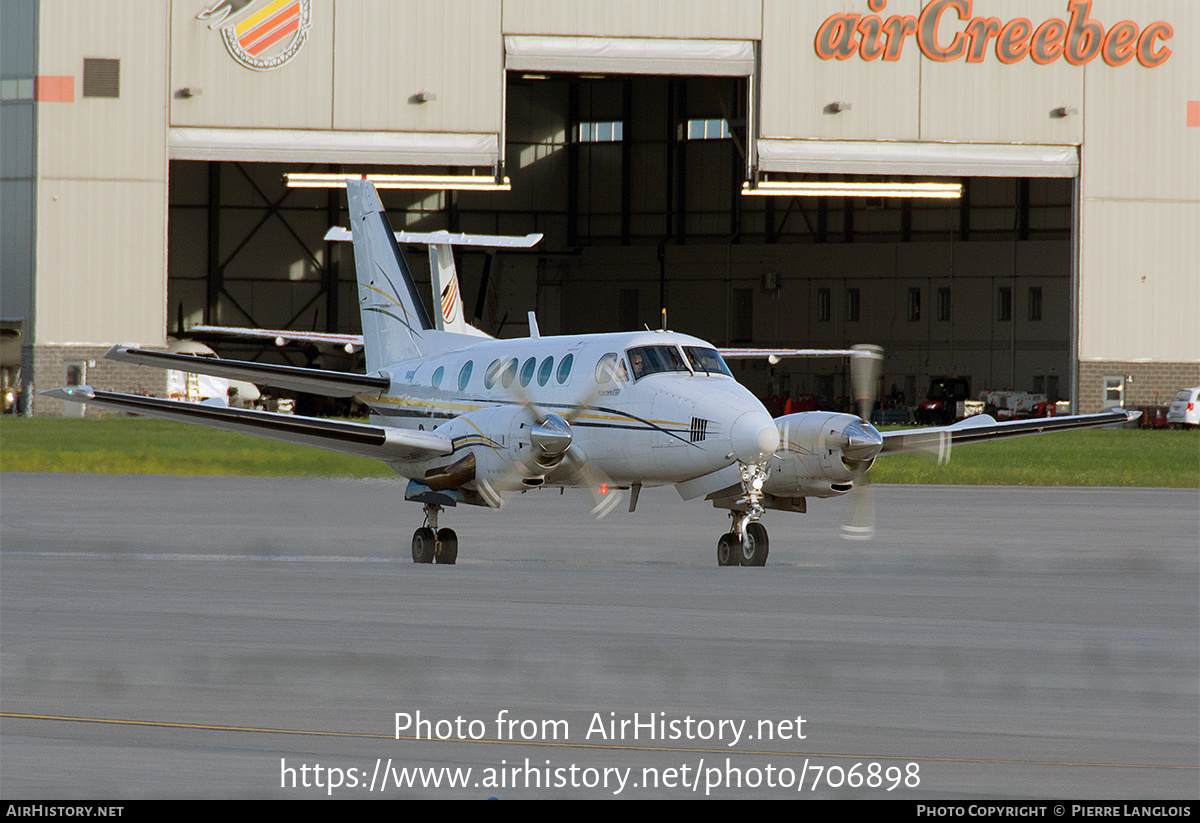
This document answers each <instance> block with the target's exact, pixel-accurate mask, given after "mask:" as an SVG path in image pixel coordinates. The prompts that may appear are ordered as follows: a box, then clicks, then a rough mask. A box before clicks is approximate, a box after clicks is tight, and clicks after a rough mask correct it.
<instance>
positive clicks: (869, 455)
mask: <svg viewBox="0 0 1200 823" xmlns="http://www.w3.org/2000/svg"><path fill="white" fill-rule="evenodd" d="M775 425H776V426H777V427H778V428H779V440H780V443H779V450H778V451H776V452H775V456H774V457H773V458H772V459H771V461H770V463H769V475H768V477H767V482H766V484H765V485H764V486H763V491H765V492H767V493H768V494H771V495H773V496H775V497H781V498H794V497H837V496H838V495H842V494H845V493H846V492H848V491H850V490H851V489H852V488H854V483H855V482H856V481H857V480H858V478H860V477H861V476H862V474H863V472H865V471H866V470H867V469H869V468H870V467H871V464H872V463H873V462H874V461H875V455H877V454H879V450H880V449H881V448H883V438H882V437H881V436H880V434H879V432H877V431H876V430H875V427H874V426H872V425H871V424H870V423H866V422H864V421H863V420H862V419H861V418H859V417H856V416H854V415H852V414H838V413H836V412H799V413H797V414H789V415H785V416H784V417H779V418H776V420H775Z"/></svg>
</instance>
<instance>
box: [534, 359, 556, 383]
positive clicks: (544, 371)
mask: <svg viewBox="0 0 1200 823" xmlns="http://www.w3.org/2000/svg"><path fill="white" fill-rule="evenodd" d="M553 371H554V358H553V357H547V358H546V359H545V360H543V361H542V365H541V366H539V367H538V385H539V386H544V385H546V383H547V381H549V380H550V375H551V373H553Z"/></svg>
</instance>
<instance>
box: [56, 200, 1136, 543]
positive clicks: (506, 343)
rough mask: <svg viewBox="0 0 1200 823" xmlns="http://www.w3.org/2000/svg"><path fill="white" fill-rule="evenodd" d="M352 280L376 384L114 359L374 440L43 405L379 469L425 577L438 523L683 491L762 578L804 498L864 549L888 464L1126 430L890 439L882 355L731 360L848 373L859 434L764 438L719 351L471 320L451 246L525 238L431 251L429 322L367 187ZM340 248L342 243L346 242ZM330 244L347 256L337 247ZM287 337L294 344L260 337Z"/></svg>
mask: <svg viewBox="0 0 1200 823" xmlns="http://www.w3.org/2000/svg"><path fill="white" fill-rule="evenodd" d="M346 190H347V199H348V202H349V212H350V215H351V219H352V226H351V229H350V235H351V238H352V241H353V246H354V259H355V267H356V269H357V277H358V297H359V308H360V311H361V315H362V327H363V335H362V338H361V340H359V339H358V338H354V337H352V336H330V340H331V341H332V342H336V343H338V344H341V345H346V346H349V347H350V348H353V347H354V345H355V344H356V343H357V344H361V345H362V346H363V347H364V349H365V352H364V353H365V356H366V373H365V374H353V373H345V372H334V371H327V370H321V369H308V368H297V367H291V366H279V365H270V364H262V363H249V362H239V361H230V360H214V359H211V358H194V357H191V356H188V355H178V354H169V353H165V352H158V351H150V350H144V349H138V348H130V347H123V346H115V347H113V348H112V350H110V351H109V352H108V355H107V356H108V357H109V358H111V359H115V360H123V361H127V362H132V363H137V364H141V365H146V366H155V367H159V368H173V369H183V370H186V371H191V372H194V373H200V374H210V375H216V376H219V377H228V378H234V379H240V380H249V381H252V382H255V383H260V384H267V385H271V386H275V387H278V388H282V389H287V390H294V391H302V392H312V393H316V394H323V395H327V396H333V397H357V398H358V399H359V400H361V401H362V402H363V403H365V404H366V405H367V406H369V407H370V409H371V411H372V417H371V422H370V423H369V424H367V423H354V422H347V421H341V420H326V419H320V418H311V417H300V416H293V415H285V414H275V413H271V412H264V411H253V410H245V409H234V408H229V407H228V406H226V405H222V404H220V403H214V402H213V401H208V402H207V403H204V404H196V403H187V402H178V401H171V400H163V399H159V398H152V397H139V396H135V395H129V394H118V393H114V392H109V391H103V390H100V389H94V388H91V387H88V386H82V387H70V388H59V389H53V390H51V391H48V392H46V394H48V395H51V396H54V397H57V398H60V399H62V400H69V401H74V402H77V403H88V404H96V405H100V406H106V407H112V408H117V409H122V410H124V411H127V412H132V413H135V414H142V415H149V416H153V417H163V418H167V419H170V420H180V421H184V422H187V423H196V424H199V425H202V426H209V427H211V428H216V429H222V430H225V431H232V432H240V433H245V434H253V435H257V436H260V437H267V438H271V439H274V440H281V441H284V442H287V443H298V444H302V445H307V446H315V447H318V448H323V449H329V450H332V451H337V452H342V453H345V454H352V455H360V456H364V457H371V458H375V459H377V460H382V461H384V462H385V463H387V464H388V465H389V466H390V467H391V468H392V469H394V470H395V471H396V472H397V473H398V474H399V475H401V476H402V477H405V478H408V479H409V481H408V486H407V489H406V491H405V495H404V496H405V499H406V500H413V501H416V502H418V503H420V504H421V505H422V506H423V507H424V514H425V521H424V524H423V525H422V526H421V528H419V529H417V530H416V531H415V532H414V533H413V538H412V556H413V560H414V561H415V562H418V563H430V562H438V563H454V562H455V560H456V558H457V556H458V536H457V535H456V534H455V532H454V531H453V530H452V529H450V528H445V527H441V526H440V524H439V515H441V514H442V512H443V511H444V510H445V509H446V508H448V507H454V506H456V505H458V504H459V503H464V504H471V505H479V506H490V507H493V508H499V507H500V505H501V502H502V500H503V499H504V496H505V495H506V494H510V493H512V492H518V491H526V490H529V489H536V488H541V487H550V488H556V487H557V488H562V487H571V488H585V489H587V490H588V491H589V492H591V494H592V495H593V499H594V501H595V504H596V505H595V508H594V509H593V513H594V514H595V515H597V516H602V515H604V514H607V513H608V512H609V511H611V510H612V509H613V508H615V507H616V505H617V504H618V502H619V501H620V500H621V499H622V494H623V492H624V491H629V492H630V504H629V511H633V510H634V509H635V507H636V506H637V500H638V494H639V493H640V491H641V489H642V488H643V487H644V486H665V485H673V486H675V488H676V489H677V490H678V492H679V494H680V496H681V497H682V498H683V499H684V500H691V499H694V498H698V497H704V498H706V499H708V500H711V501H712V503H713V505H714V506H716V507H717V508H722V509H726V510H728V512H729V516H730V519H731V524H732V525H731V527H730V529H729V531H728V532H727V533H725V534H723V535H721V537H720V539H719V540H718V543H717V562H718V563H719V564H720V565H722V566H736V565H743V566H761V565H763V564H764V563H765V562H766V559H767V552H768V538H767V530H766V528H765V527H764V526H763V525H762V523H761V522H760V520H761V518H762V516H763V515H764V513H765V511H766V510H767V509H775V510H782V511H788V512H804V511H805V510H806V500H807V498H810V497H838V496H842V495H846V494H848V493H850V492H852V491H854V492H855V495H854V496H853V497H852V504H851V505H850V506H849V512H850V518H849V522H848V523H847V526H846V527H845V529H844V531H843V533H844V535H845V536H848V537H867V536H869V535H870V534H871V532H872V529H873V520H874V515H873V512H872V510H871V505H870V497H869V494H867V491H868V490H867V483H866V481H867V472H868V470H869V469H870V468H871V465H872V463H873V462H874V461H875V459H876V458H877V457H878V456H879V455H881V454H890V453H898V452H906V451H915V450H929V449H936V450H937V451H938V452H939V454H940V455H941V456H943V457H944V456H947V455H948V453H949V450H950V448H951V446H952V445H956V444H959V443H971V442H979V441H984V440H995V439H1001V438H1007V437H1014V436H1019V435H1026V434H1038V433H1042V432H1051V431H1062V430H1068V429H1076V428H1084V427H1092V426H1106V425H1118V424H1124V423H1126V421H1127V420H1129V419H1131V418H1132V417H1134V416H1136V415H1130V414H1127V413H1125V412H1123V411H1120V410H1114V411H1110V412H1106V413H1103V414H1090V415H1076V416H1067V417H1057V418H1046V419H1037V420H1021V421H1013V422H1006V423H997V422H996V421H995V420H993V419H991V418H990V417H983V416H981V417H974V418H969V419H968V420H965V421H962V422H961V423H958V424H955V425H952V426H944V427H938V428H921V429H911V430H907V431H897V432H886V433H883V434H881V433H880V432H878V431H877V430H876V429H875V428H874V427H873V426H872V425H871V424H870V423H869V422H867V421H868V413H869V412H868V410H869V409H870V408H871V405H872V404H873V402H874V394H875V391H876V387H877V385H878V382H879V372H880V365H881V362H882V357H883V355H882V352H881V350H880V349H878V348H877V347H871V346H860V347H854V348H853V349H847V350H803V349H791V350H776V349H772V350H726V351H725V352H724V354H725V355H726V356H743V357H744V356H757V357H763V356H769V357H772V358H777V357H781V356H783V357H786V356H813V355H825V356H831V355H833V356H841V357H849V358H850V365H851V379H852V382H853V384H854V393H855V397H856V399H857V400H858V402H859V404H860V405H859V410H860V415H853V414H839V413H834V412H825V411H812V412H800V413H796V414H789V415H785V416H783V417H780V418H777V419H774V420H773V419H771V416H770V415H769V414H768V413H767V410H766V409H765V408H764V407H763V404H762V403H761V402H760V401H759V400H758V399H757V398H756V397H755V396H754V395H752V394H751V393H750V392H749V391H748V390H747V389H746V388H744V387H743V386H742V385H740V384H739V383H738V382H737V381H736V380H735V379H734V378H733V375H732V373H731V372H730V370H729V368H728V366H727V365H726V363H725V359H724V358H723V357H722V353H723V352H722V351H720V350H718V349H717V347H715V346H713V345H712V344H710V343H706V342H705V341H703V340H700V339H697V338H695V337H690V336H688V335H684V334H677V333H674V332H670V331H666V330H656V331H651V330H645V331H631V332H618V333H612V334H578V335H555V336H549V335H547V336H542V335H541V334H540V333H539V331H538V326H537V321H536V318H535V317H534V315H533V313H532V312H530V315H529V336H528V337H526V338H521V339H494V338H491V337H489V336H488V335H486V334H484V333H483V332H480V331H478V330H477V329H474V328H471V327H470V326H468V325H467V324H466V322H465V321H464V320H463V314H462V304H461V299H460V298H459V297H458V296H457V289H458V283H457V276H456V275H455V273H454V268H453V258H452V256H451V245H452V244H453V243H454V242H466V243H470V242H479V243H492V244H496V243H501V244H503V243H505V242H508V243H510V244H513V245H531V244H532V243H533V242H536V239H535V236H530V237H529V238H509V239H507V240H506V239H504V238H485V239H482V240H478V241H472V240H470V239H464V238H463V237H462V236H454V235H446V234H444V233H434V234H431V235H425V236H416V235H414V236H410V237H406V238H405V239H409V240H410V241H411V242H425V243H428V244H430V246H431V253H430V268H431V273H432V277H433V289H434V305H435V307H436V312H435V317H436V319H431V318H430V315H429V313H428V312H427V311H426V309H425V306H424V304H423V303H422V301H421V299H420V296H419V295H418V293H417V289H416V287H415V285H414V282H413V278H412V275H411V272H410V271H409V268H408V264H407V263H406V262H405V259H404V255H403V254H402V253H401V251H400V247H399V246H398V245H397V242H396V236H395V235H394V234H393V232H392V228H391V226H390V225H389V223H388V220H387V216H386V215H385V214H384V210H383V207H382V205H381V204H380V202H379V198H378V196H377V194H376V192H375V188H374V186H373V185H372V184H371V183H370V182H369V181H367V180H358V179H348V180H347V181H346ZM334 233H335V234H337V233H338V230H334ZM334 239H337V238H336V237H335V238H334ZM261 333H262V334H268V335H271V336H280V337H290V336H292V334H293V333H291V332H285V331H280V332H261Z"/></svg>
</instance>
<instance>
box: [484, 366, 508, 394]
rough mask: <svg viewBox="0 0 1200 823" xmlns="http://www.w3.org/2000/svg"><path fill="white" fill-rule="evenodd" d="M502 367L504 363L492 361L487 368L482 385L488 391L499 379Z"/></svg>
mask: <svg viewBox="0 0 1200 823" xmlns="http://www.w3.org/2000/svg"><path fill="white" fill-rule="evenodd" d="M503 367H504V361H502V360H493V361H492V362H491V365H489V366H488V367H487V371H485V372H484V373H483V385H484V387H485V388H488V389H490V388H491V387H492V386H494V385H496V381H497V380H499V379H500V369H502V368H503Z"/></svg>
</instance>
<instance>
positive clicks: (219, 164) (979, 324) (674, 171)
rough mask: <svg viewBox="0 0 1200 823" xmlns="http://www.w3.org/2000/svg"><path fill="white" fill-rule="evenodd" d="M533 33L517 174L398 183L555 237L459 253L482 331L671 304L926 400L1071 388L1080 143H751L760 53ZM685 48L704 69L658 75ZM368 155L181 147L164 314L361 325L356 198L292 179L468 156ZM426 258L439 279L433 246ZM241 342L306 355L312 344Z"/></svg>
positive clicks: (419, 268) (512, 105) (773, 383)
mask: <svg viewBox="0 0 1200 823" xmlns="http://www.w3.org/2000/svg"><path fill="white" fill-rule="evenodd" d="M510 39H511V38H510ZM517 39H520V38H517ZM509 45H513V44H506V48H507V47H508V46H509ZM524 45H527V44H524ZM522 46H523V44H520V43H518V44H515V47H514V48H511V49H510V50H509V51H510V62H509V65H508V71H507V75H506V93H505V112H506V116H505V134H504V139H503V143H502V145H503V155H502V156H503V161H504V165H503V169H502V173H503V174H506V175H508V176H509V177H510V178H511V181H512V190H511V191H509V192H491V193H485V192H446V191H437V192H413V191H385V192H383V193H382V196H383V199H384V204H385V206H386V207H387V208H388V209H389V212H390V214H391V217H392V220H393V222H394V224H395V225H396V228H397V229H401V228H407V229H411V230H419V231H433V230H438V229H447V230H450V231H466V232H478V233H489V234H526V233H529V232H542V233H544V234H545V239H544V240H543V241H542V243H541V244H539V246H537V247H536V248H535V249H533V250H531V251H529V252H504V253H502V254H500V255H494V254H489V253H488V252H486V251H483V250H466V249H458V250H457V251H456V258H457V259H458V264H459V272H460V278H461V285H462V290H463V295H464V303H465V307H466V310H467V313H468V315H469V316H472V317H474V318H476V321H477V325H479V326H480V327H481V328H483V329H484V330H486V331H488V332H490V333H493V334H498V335H499V336H502V337H506V336H516V335H522V334H524V333H525V332H526V321H525V313H526V311H527V310H528V309H529V308H536V309H537V311H538V316H539V321H540V323H541V328H542V331H543V333H547V334H551V333H572V332H594V331H611V330H618V329H632V328H639V327H641V326H643V325H648V326H650V327H651V328H656V327H658V326H659V324H660V323H661V322H662V320H661V309H663V308H665V309H666V310H667V323H668V325H669V326H670V327H671V328H673V329H675V330H678V331H683V332H688V333H692V334H695V335H697V336H700V337H703V338H705V339H708V340H711V341H713V342H715V343H717V344H719V345H746V344H753V345H756V346H772V347H774V346H778V347H831V348H844V347H845V346H847V345H850V344H854V343H860V342H873V343H878V344H880V345H883V346H884V347H885V349H886V350H887V352H888V360H887V364H886V366H885V374H884V378H883V384H884V385H883V393H884V394H890V393H891V389H892V387H893V386H895V387H896V388H897V391H898V392H900V393H903V394H904V395H905V397H904V402H905V403H909V404H911V403H912V402H914V401H915V400H916V398H917V396H918V394H920V393H923V391H924V387H925V385H926V384H927V382H928V380H929V378H930V376H941V375H955V376H966V377H970V378H971V379H972V382H973V388H974V390H975V391H978V390H979V389H982V388H1017V389H1026V390H1028V389H1040V390H1043V391H1046V392H1047V393H1049V394H1051V395H1057V396H1060V397H1065V396H1067V395H1068V393H1069V391H1070V386H1072V385H1073V382H1074V381H1073V380H1072V379H1071V374H1070V369H1071V363H1072V357H1071V351H1072V346H1071V341H1072V340H1073V338H1074V332H1073V327H1074V326H1073V320H1072V300H1073V295H1074V294H1075V289H1074V287H1073V276H1074V275H1073V271H1074V266H1075V262H1074V253H1073V252H1074V249H1075V248H1076V243H1075V241H1074V238H1073V234H1074V231H1073V225H1074V219H1075V211H1076V209H1075V202H1076V196H1077V195H1076V186H1075V176H1076V175H1077V168H1078V162H1077V155H1076V153H1075V150H1074V148H1073V147H1066V148H1059V147H1051V150H1050V151H1048V152H1043V151H1042V148H1040V147H1020V146H1015V147H1007V146H1000V147H969V146H948V147H944V148H943V149H942V150H941V151H942V152H943V153H942V154H940V155H939V154H938V146H937V144H859V145H858V147H859V148H860V149H861V148H864V147H865V148H866V149H868V154H870V155H872V156H873V158H874V161H879V158H878V156H877V155H878V154H879V147H880V146H882V145H890V146H891V147H892V148H893V149H896V150H897V151H899V152H901V153H900V154H898V155H893V156H890V157H885V158H884V159H883V160H882V161H881V162H876V164H875V165H867V164H864V163H863V160H862V157H858V156H855V155H854V154H853V151H850V153H847V151H848V149H853V148H854V146H853V145H852V144H848V143H827V142H822V141H770V140H756V139H753V135H754V132H755V127H754V126H753V124H754V122H755V113H754V100H755V92H754V82H755V78H754V75H753V67H754V60H753V59H752V56H753V52H752V50H751V52H750V57H751V59H747V57H746V54H747V53H746V52H745V50H744V49H742V47H740V46H737V47H735V48H732V50H731V51H729V52H726V53H720V54H717V56H716V57H715V58H712V55H708V56H705V55H701V56H700V57H699V58H697V61H698V62H696V63H694V64H688V65H685V66H683V67H682V68H681V67H680V65H678V64H673V65H670V66H666V67H665V68H664V67H663V66H662V65H661V60H659V58H660V57H661V55H658V56H655V55H653V54H651V55H650V57H651V58H653V59H654V60H658V62H651V63H644V62H643V63H638V62H637V60H641V59H646V55H645V54H644V53H643V54H640V55H635V56H632V57H630V56H628V55H627V56H626V57H625V58H623V59H626V60H627V61H629V62H625V63H618V64H613V63H612V62H604V61H599V62H597V60H592V61H591V62H586V61H585V63H584V64H583V65H575V64H570V63H568V64H566V65H563V64H561V63H552V64H550V66H549V67H547V65H545V60H546V58H545V56H544V55H543V56H540V57H539V56H538V55H537V48H533V49H532V50H531V51H530V50H527V53H526V56H525V57H523V58H521V59H524V60H526V61H527V65H525V66H522V65H521V64H520V60H518V59H517V57H518V56H519V54H520V53H521V48H522ZM735 46H736V44H735ZM739 49H741V50H739ZM530 53H532V54H533V56H532V57H530V56H529V54H530ZM710 58H712V59H710ZM606 59H607V58H606ZM589 60H591V58H589ZM706 60H707V62H705V61H706ZM539 61H541V62H539ZM551 68H553V69H565V70H550V69H551ZM668 68H669V69H671V70H682V71H691V72H693V73H683V74H679V73H652V72H665V71H666V70H667V69H668ZM584 69H590V70H586V71H585V70H584ZM615 69H620V71H617V70H615ZM628 69H635V70H636V71H629V70H628ZM639 72H641V73H639ZM788 144H803V146H801V147H800V149H802V150H797V146H796V145H788ZM943 145H944V144H943ZM989 151H991V152H993V154H992V155H989V154H988V152H989ZM996 151H998V152H999V153H998V154H995V152H996ZM903 152H908V154H907V155H906V154H903ZM1039 152H1042V153H1039ZM362 159H363V158H361V157H359V158H353V159H352V158H347V162H346V163H344V164H341V165H340V166H331V165H329V164H320V165H314V164H311V163H298V162H283V163H271V162H262V161H261V160H259V159H254V158H250V157H248V158H246V159H237V158H232V159H231V158H223V159H221V160H219V161H217V160H209V161H202V160H191V159H188V160H183V159H176V160H173V161H172V163H171V185H170V209H171V212H170V233H169V282H168V293H169V297H168V307H169V309H168V316H169V317H170V318H171V319H170V329H169V331H171V332H174V331H175V330H176V328H177V327H178V326H180V325H182V327H183V328H185V329H186V328H188V327H190V326H193V325H195V324H197V323H202V322H207V323H216V324H223V325H231V326H259V327H265V328H291V329H298V330H318V331H335V332H351V333H352V332H357V331H358V328H359V320H358V316H357V311H356V305H357V301H356V295H355V288H354V273H353V255H352V254H351V253H350V250H349V249H348V248H345V247H340V246H339V244H326V243H325V242H324V241H323V239H322V238H323V235H324V232H325V230H326V229H327V228H328V227H329V226H330V225H334V224H338V225H345V223H346V219H345V213H344V208H345V203H344V194H343V193H342V192H340V191H332V192H331V191H321V190H289V189H287V188H285V187H284V186H283V184H282V175H283V173H284V172H295V171H346V172H348V173H355V174H357V173H362V172H383V173H397V172H406V173H414V172H421V171H425V172H434V173H447V171H450V170H451V169H450V168H449V167H435V166H421V167H418V166H414V165H411V164H403V163H393V164H390V165H365V164H363V163H362ZM356 161H357V162H356ZM484 171H485V172H490V171H491V170H488V169H485V170H484ZM756 175H757V176H769V177H770V178H771V179H793V180H795V179H842V180H845V179H851V180H853V179H872V180H878V179H900V180H914V179H921V180H925V179H932V178H950V179H954V180H956V181H960V182H961V183H962V184H963V197H962V198H961V199H959V200H955V201H940V200H914V199H909V198H900V197H895V198H885V199H876V198H860V197H830V196H826V197H817V198H800V197H747V196H743V195H742V194H741V192H742V186H743V184H744V183H745V182H746V181H747V180H748V179H751V180H754V179H757V177H756ZM409 252H410V253H409V257H410V262H411V263H412V268H413V271H414V273H415V274H416V276H417V278H418V279H419V280H420V281H421V286H422V293H423V294H424V285H425V283H426V282H427V279H426V278H427V276H428V274H427V269H426V265H425V260H424V256H423V254H421V250H419V249H416V248H412V249H409ZM226 351H228V352H229V354H228V356H235V357H242V358H247V359H261V358H264V357H269V358H272V359H279V358H281V357H282V358H284V359H287V360H288V361H289V362H292V363H294V364H296V365H302V364H304V362H305V361H306V360H307V361H310V362H311V360H312V357H313V354H314V352H313V350H304V349H285V350H282V351H273V350H270V348H269V347H267V348H265V349H264V348H263V347H261V346H253V347H246V346H243V347H242V348H240V349H239V348H237V347H226V348H224V349H222V353H223V354H225V353H226ZM733 366H734V369H735V372H736V373H737V375H738V377H739V379H741V380H742V381H743V382H744V383H746V384H747V385H748V386H749V387H750V388H751V389H752V390H753V391H755V392H756V393H757V394H759V395H760V396H762V397H764V398H768V397H777V398H780V399H781V400H782V399H787V398H790V399H793V400H797V399H800V398H801V396H802V395H815V396H816V397H818V398H819V399H820V400H821V401H822V402H823V403H824V404H827V405H832V404H835V403H836V402H837V401H838V398H840V397H844V396H846V395H848V394H849V384H848V375H847V373H846V364H845V363H842V362H838V361H827V360H820V361H783V362H781V363H779V364H775V365H772V364H769V363H767V362H766V361H763V360H755V361H739V362H737V363H735V364H733Z"/></svg>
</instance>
